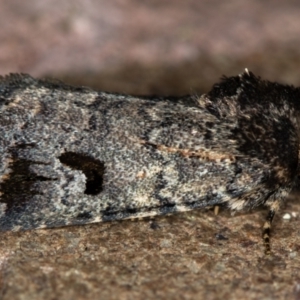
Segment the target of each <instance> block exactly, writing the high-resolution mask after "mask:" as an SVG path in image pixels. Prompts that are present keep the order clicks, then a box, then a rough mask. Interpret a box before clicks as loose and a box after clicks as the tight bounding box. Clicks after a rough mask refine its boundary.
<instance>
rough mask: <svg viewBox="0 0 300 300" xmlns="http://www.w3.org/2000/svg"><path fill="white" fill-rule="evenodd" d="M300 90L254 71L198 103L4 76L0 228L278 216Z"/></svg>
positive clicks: (293, 171)
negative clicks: (197, 213) (179, 215)
mask: <svg viewBox="0 0 300 300" xmlns="http://www.w3.org/2000/svg"><path fill="white" fill-rule="evenodd" d="M299 112H300V90H299V89H298V88H293V87H291V86H285V85H281V84H278V83H271V82H268V81H263V80H261V79H260V78H259V77H256V76H254V75H253V74H252V73H250V72H248V71H247V70H246V71H245V72H244V73H243V74H241V75H239V76H236V77H229V78H223V79H222V81H221V82H220V83H218V84H215V85H214V86H213V88H212V90H211V91H210V92H209V93H208V94H204V95H201V96H186V97H181V98H172V97H133V96H128V95H120V94H112V93H105V92H96V91H93V90H91V89H88V88H82V87H71V86H68V85H65V84H63V83H61V82H58V81H49V80H36V79H33V78H32V77H30V76H29V75H18V74H13V75H9V76H5V77H1V79H0V130H1V133H0V157H1V161H0V230H25V229H33V228H49V227H58V226H65V225H73V224H87V223H92V222H101V221H111V220H120V219H126V218H134V217H143V216H155V215H163V214H169V213H173V212H179V211H188V210H192V209H196V208H204V207H208V206H225V207H228V208H230V209H232V210H241V209H251V208H254V207H257V206H259V205H266V206H267V207H269V214H268V217H267V222H266V223H265V226H264V241H265V245H266V252H267V253H269V252H270V245H269V231H270V225H271V222H272V219H273V216H274V214H275V212H276V211H277V210H278V209H279V207H280V204H281V203H282V202H283V201H284V199H285V198H286V196H287V195H288V194H289V192H290V190H291V189H292V187H293V186H294V184H295V182H296V179H297V175H298V152H299V133H298V132H299Z"/></svg>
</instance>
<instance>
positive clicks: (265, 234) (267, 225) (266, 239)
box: [263, 208, 276, 255]
mask: <svg viewBox="0 0 300 300" xmlns="http://www.w3.org/2000/svg"><path fill="white" fill-rule="evenodd" d="M275 212H276V210H275V209H274V208H271V209H270V210H269V212H268V215H267V219H266V222H265V224H264V227H263V239H264V245H265V254H266V255H270V254H271V247H270V231H271V224H272V221H273V218H274V216H275Z"/></svg>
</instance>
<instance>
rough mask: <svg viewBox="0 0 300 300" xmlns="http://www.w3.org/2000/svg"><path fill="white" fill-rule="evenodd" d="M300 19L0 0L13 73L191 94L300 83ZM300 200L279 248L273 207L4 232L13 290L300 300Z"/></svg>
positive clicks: (42, 294) (11, 293)
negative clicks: (228, 82)
mask: <svg viewBox="0 0 300 300" xmlns="http://www.w3.org/2000/svg"><path fill="white" fill-rule="evenodd" d="M299 16H300V2H299V1H292V0H290V1H279V0H277V1H276V0H275V1H274V0H272V1H271V0H265V1H239V0H228V1H222V0H218V1H217V0H212V1H211V0H209V1H208V0H206V1H198V0H185V1H180V0H173V1H161V0H148V1H138V0H115V1H106V0H85V1H80V0H69V1H58V0H43V1H40V0H27V1H24V0H9V1H0V74H5V73H9V72H26V73H30V74H32V75H34V76H38V77H43V76H55V77H58V78H60V79H63V80H65V81H67V82H69V83H73V84H80V85H90V86H92V87H94V88H97V89H103V90H107V91H117V92H124V93H132V94H186V93H202V92H206V91H208V89H209V88H210V86H211V85H212V84H213V83H214V82H216V81H217V80H218V79H219V78H220V76H221V75H223V74H226V75H234V74H238V73H240V72H242V71H243V69H244V68H245V67H247V68H248V69H249V70H251V71H253V72H255V73H256V74H257V75H261V76H262V77H264V78H268V79H270V80H278V81H280V82H285V83H290V84H294V85H300V73H299V66H300V51H299V47H300V34H299V33H300V17H299ZM299 101H300V99H299ZM298 199H299V198H298V197H297V196H295V197H294V198H293V200H291V201H289V202H288V203H287V205H286V206H285V207H284V208H283V210H282V212H281V214H278V215H277V216H276V218H275V224H274V230H273V236H272V242H273V245H272V247H273V256H271V257H265V256H264V255H263V246H262V241H261V226H262V224H263V222H264V218H265V214H266V211H264V210H259V211H254V212H250V213H248V214H236V215H234V216H231V215H230V213H229V212H224V211H222V212H221V213H220V214H219V215H218V216H214V214H213V212H212V211H197V212H192V213H186V214H180V215H176V216H170V217H163V218H162V217H158V218H156V219H155V220H154V221H149V220H147V219H146V220H141V221H134V222H131V221H123V222H113V223H105V224H95V225H87V226H81V227H72V228H62V229H51V230H39V231H31V232H20V233H1V239H0V291H1V292H0V297H1V299H30V300H34V299H222V298H224V299H225V298H228V299H229V298H230V299H300V274H299V270H300V253H299V251H300V216H299V211H300V205H299V204H298V203H297V202H298ZM285 213H289V214H292V213H293V215H292V216H291V219H290V220H284V219H283V215H284V214H285Z"/></svg>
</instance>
